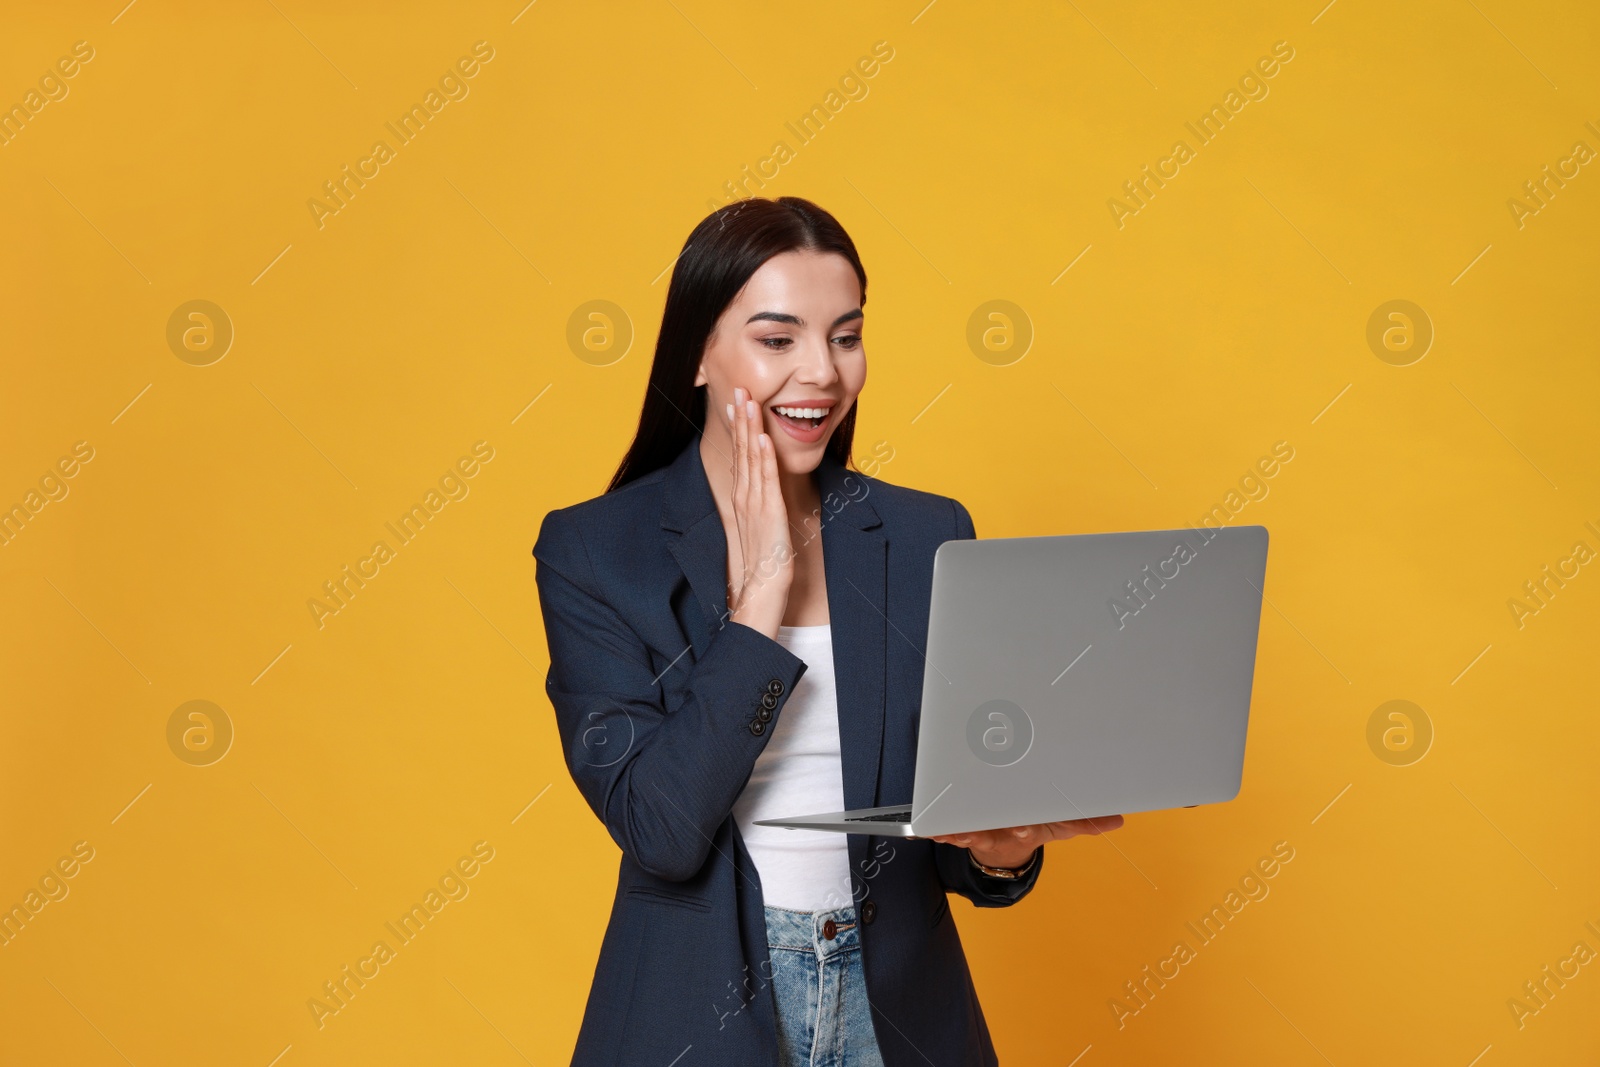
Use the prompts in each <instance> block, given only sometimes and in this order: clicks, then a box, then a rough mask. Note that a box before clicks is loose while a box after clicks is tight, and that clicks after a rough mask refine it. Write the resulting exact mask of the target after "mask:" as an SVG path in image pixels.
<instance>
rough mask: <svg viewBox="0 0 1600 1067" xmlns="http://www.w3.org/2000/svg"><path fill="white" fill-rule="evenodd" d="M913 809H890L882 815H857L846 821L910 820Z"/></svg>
mask: <svg viewBox="0 0 1600 1067" xmlns="http://www.w3.org/2000/svg"><path fill="white" fill-rule="evenodd" d="M910 821H911V811H910V809H907V810H905V811H889V812H885V813H884V814H882V815H857V816H855V817H854V818H850V819H846V820H845V822H910Z"/></svg>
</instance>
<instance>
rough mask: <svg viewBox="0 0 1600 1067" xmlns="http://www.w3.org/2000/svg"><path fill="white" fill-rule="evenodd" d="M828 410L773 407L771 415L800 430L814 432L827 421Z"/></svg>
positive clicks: (784, 406)
mask: <svg viewBox="0 0 1600 1067" xmlns="http://www.w3.org/2000/svg"><path fill="white" fill-rule="evenodd" d="M829 410H830V409H829V408H807V407H789V406H787V405H777V404H775V405H773V407H772V413H773V414H774V415H776V416H778V418H780V419H783V420H785V421H787V422H788V423H789V424H790V425H791V426H794V427H795V428H796V429H801V430H815V429H816V428H817V427H818V426H821V425H822V424H823V423H825V422H827V421H828V412H829Z"/></svg>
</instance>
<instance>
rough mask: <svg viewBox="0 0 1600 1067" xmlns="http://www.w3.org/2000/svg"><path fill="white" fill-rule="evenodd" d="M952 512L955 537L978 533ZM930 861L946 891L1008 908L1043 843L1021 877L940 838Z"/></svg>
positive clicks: (1029, 881)
mask: <svg viewBox="0 0 1600 1067" xmlns="http://www.w3.org/2000/svg"><path fill="white" fill-rule="evenodd" d="M950 504H951V506H952V508H953V509H954V512H955V537H954V538H953V539H957V540H959V539H971V538H974V537H976V536H977V531H976V530H974V529H973V526H972V516H971V515H970V514H968V513H967V509H966V508H964V507H962V506H961V502H960V501H958V500H952V501H950ZM933 848H934V852H933V860H934V865H935V867H937V868H938V871H939V881H940V882H941V883H943V885H944V887H945V891H946V892H954V893H959V894H961V895H962V896H963V897H966V898H967V899H968V900H970V901H972V903H973V904H975V905H976V906H978V907H980V908H1005V907H1010V906H1011V905H1012V904H1015V903H1016V902H1017V901H1019V900H1021V899H1022V898H1023V897H1025V896H1027V895H1028V894H1029V893H1030V892H1032V891H1033V886H1034V883H1036V882H1037V881H1038V880H1039V872H1040V871H1041V870H1043V869H1044V853H1045V850H1044V848H1043V846H1041V847H1040V848H1039V852H1038V855H1036V856H1035V857H1034V860H1033V868H1032V869H1031V870H1030V871H1028V873H1027V874H1025V875H1023V876H1022V877H1021V878H994V877H991V876H990V875H987V874H984V873H983V872H982V871H980V870H978V868H976V867H974V866H973V865H972V859H971V857H970V856H969V855H968V854H967V850H966V849H964V848H962V847H960V846H959V845H951V844H948V843H946V842H943V841H935V842H933Z"/></svg>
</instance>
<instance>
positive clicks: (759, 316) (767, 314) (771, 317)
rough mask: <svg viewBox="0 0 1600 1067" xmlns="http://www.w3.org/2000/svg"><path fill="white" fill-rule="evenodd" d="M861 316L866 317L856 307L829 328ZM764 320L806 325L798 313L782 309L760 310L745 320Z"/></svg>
mask: <svg viewBox="0 0 1600 1067" xmlns="http://www.w3.org/2000/svg"><path fill="white" fill-rule="evenodd" d="M860 318H864V316H863V315H862V314H861V309H860V308H854V309H852V310H850V311H846V312H845V313H844V314H843V315H840V316H839V317H838V318H836V319H834V320H833V322H832V323H831V324H829V326H828V329H830V330H831V329H833V328H835V327H837V326H840V325H842V324H844V323H846V322H849V321H851V320H852V319H860ZM763 320H764V321H767V322H783V323H787V324H788V325H790V326H804V325H805V321H804V320H803V319H801V318H800V317H799V316H798V315H790V314H788V313H786V312H782V311H758V312H756V313H755V314H754V315H751V316H750V317H749V318H748V319H746V320H745V325H746V326H748V325H750V324H751V323H752V322H760V321H763Z"/></svg>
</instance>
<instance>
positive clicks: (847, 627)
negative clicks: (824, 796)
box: [817, 457, 889, 843]
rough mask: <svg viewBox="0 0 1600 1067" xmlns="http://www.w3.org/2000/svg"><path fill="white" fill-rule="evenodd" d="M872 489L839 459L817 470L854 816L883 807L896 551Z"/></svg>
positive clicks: (849, 805) (848, 803)
mask: <svg viewBox="0 0 1600 1067" xmlns="http://www.w3.org/2000/svg"><path fill="white" fill-rule="evenodd" d="M869 486H870V483H869V482H868V481H867V479H866V477H865V476H863V475H861V474H857V473H855V472H853V471H849V470H847V469H845V468H844V467H843V466H841V465H840V464H839V463H837V462H835V461H834V460H832V459H831V458H828V457H824V459H823V461H822V464H821V465H820V466H819V467H818V468H817V488H818V489H819V490H820V491H821V493H822V518H823V523H822V562H823V569H824V570H825V571H826V573H827V585H828V618H829V619H830V621H831V622H832V625H833V671H834V680H835V686H836V689H837V691H838V695H839V742H840V747H841V755H842V759H843V764H844V806H845V808H846V810H853V809H856V808H870V807H875V806H876V805H877V790H878V762H879V756H880V753H881V752H882V748H883V718H884V686H885V681H884V679H885V674H886V671H887V668H888V663H887V660H886V655H887V651H888V627H889V616H888V613H889V599H888V573H889V571H888V543H887V542H886V541H885V539H884V536H883V529H882V523H881V522H880V521H879V519H878V513H877V512H876V511H875V510H873V508H872V505H871V504H870V503H868V500H867V494H868V491H869ZM851 840H852V841H856V840H857V839H856V838H854V837H852V839H851ZM858 843H859V842H858Z"/></svg>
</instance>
